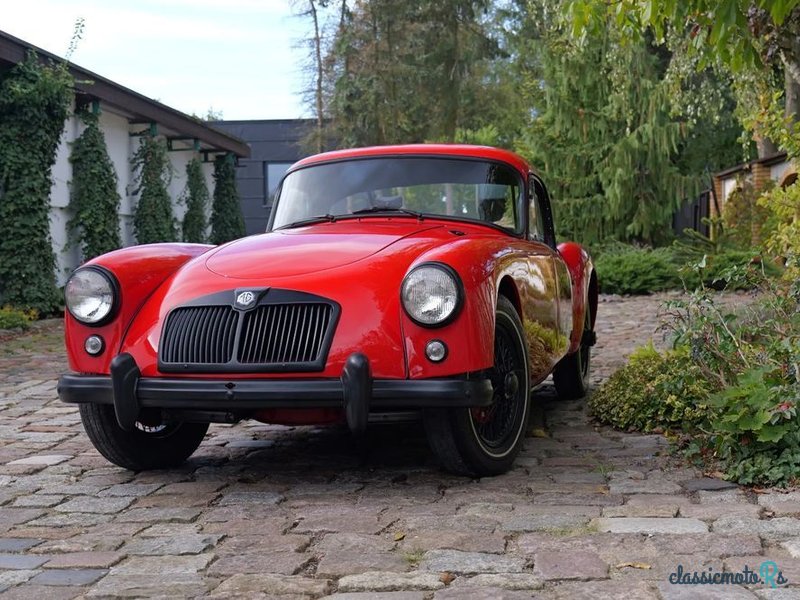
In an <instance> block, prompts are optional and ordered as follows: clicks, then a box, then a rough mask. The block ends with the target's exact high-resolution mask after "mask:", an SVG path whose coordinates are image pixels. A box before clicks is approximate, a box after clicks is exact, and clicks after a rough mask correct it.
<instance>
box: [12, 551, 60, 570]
mask: <svg viewBox="0 0 800 600" xmlns="http://www.w3.org/2000/svg"><path fill="white" fill-rule="evenodd" d="M48 560H50V557H49V556H37V555H32V554H0V569H21V570H31V569H36V568H38V567H41V566H42V565H43V564H44V563H46V562H47V561H48Z"/></svg>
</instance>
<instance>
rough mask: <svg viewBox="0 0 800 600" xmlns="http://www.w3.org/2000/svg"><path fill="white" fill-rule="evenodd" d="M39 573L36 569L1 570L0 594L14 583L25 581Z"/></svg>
mask: <svg viewBox="0 0 800 600" xmlns="http://www.w3.org/2000/svg"><path fill="white" fill-rule="evenodd" d="M38 573H39V571H38V570H35V569H14V570H10V571H0V594H2V593H3V591H4V590H5V589H7V588H9V587H11V586H12V585H18V584H20V583H25V582H26V581H28V580H29V579H30V578H31V577H34V576H35V575H37V574H38Z"/></svg>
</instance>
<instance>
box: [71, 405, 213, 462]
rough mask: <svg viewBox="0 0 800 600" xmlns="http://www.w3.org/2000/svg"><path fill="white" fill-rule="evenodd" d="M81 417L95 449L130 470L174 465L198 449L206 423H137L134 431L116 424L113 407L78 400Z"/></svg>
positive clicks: (206, 427)
mask: <svg viewBox="0 0 800 600" xmlns="http://www.w3.org/2000/svg"><path fill="white" fill-rule="evenodd" d="M80 413H81V421H83V428H84V429H85V430H86V434H87V435H88V436H89V439H90V440H91V442H92V444H93V445H94V447H95V448H96V449H97V451H98V452H99V453H100V454H102V455H103V456H105V457H106V458H107V459H108V460H109V461H111V462H112V463H114V464H115V465H118V466H120V467H122V468H124V469H130V470H131V471H146V470H150V469H168V468H171V467H177V466H178V465H180V464H181V463H183V462H184V461H185V460H186V459H187V458H189V457H190V456H191V455H192V453H193V452H194V451H195V450H197V447H198V446H199V445H200V442H202V441H203V437H204V436H205V434H206V431H208V423H152V424H143V423H137V424H136V429H135V430H134V431H125V430H124V429H122V428H121V427H120V426H119V425H118V424H117V418H116V416H115V415H114V407H113V406H110V405H107V404H81V405H80Z"/></svg>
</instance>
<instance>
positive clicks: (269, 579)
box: [209, 574, 331, 598]
mask: <svg viewBox="0 0 800 600" xmlns="http://www.w3.org/2000/svg"><path fill="white" fill-rule="evenodd" d="M330 590H331V582H330V580H328V579H312V578H310V577H302V576H297V575H292V576H284V575H263V574H262V575H257V574H256V575H234V576H233V577H230V578H229V579H226V580H225V581H223V582H222V583H221V584H219V586H218V587H217V588H216V589H214V590H213V592H212V593H211V595H210V596H209V597H210V598H230V597H236V596H237V595H240V596H241V597H246V598H270V597H274V596H312V597H316V596H322V595H324V594H327V593H328V592H330Z"/></svg>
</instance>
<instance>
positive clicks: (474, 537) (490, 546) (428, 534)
mask: <svg viewBox="0 0 800 600" xmlns="http://www.w3.org/2000/svg"><path fill="white" fill-rule="evenodd" d="M401 545H402V548H403V550H405V551H412V550H461V551H463V552H488V553H490V554H502V553H503V552H505V549H506V540H505V539H504V537H503V536H502V535H501V534H499V533H489V534H475V533H466V532H460V531H446V530H439V531H436V530H433V531H416V532H412V533H407V534H405V537H404V538H403V540H402V544H401Z"/></svg>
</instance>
